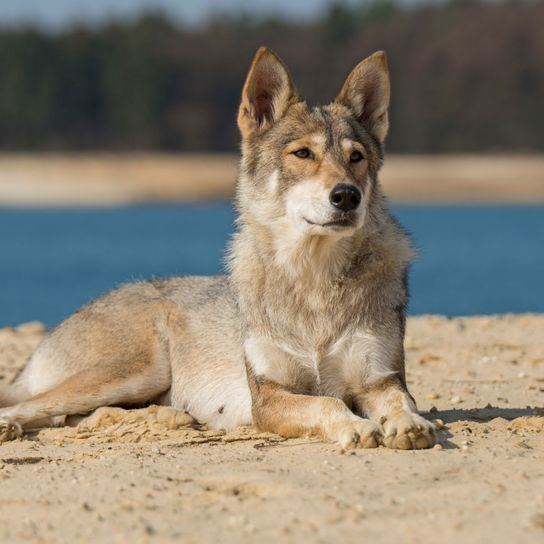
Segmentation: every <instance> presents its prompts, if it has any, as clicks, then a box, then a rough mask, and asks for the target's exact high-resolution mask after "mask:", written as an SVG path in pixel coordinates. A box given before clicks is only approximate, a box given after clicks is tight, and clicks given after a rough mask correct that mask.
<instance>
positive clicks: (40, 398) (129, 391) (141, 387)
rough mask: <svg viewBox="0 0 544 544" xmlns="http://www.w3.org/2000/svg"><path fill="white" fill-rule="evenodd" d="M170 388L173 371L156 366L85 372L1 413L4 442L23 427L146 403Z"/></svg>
mask: <svg viewBox="0 0 544 544" xmlns="http://www.w3.org/2000/svg"><path fill="white" fill-rule="evenodd" d="M168 387H170V375H169V372H160V371H157V368H156V366H154V365H152V364H145V363H144V364H141V365H139V364H136V363H131V364H126V363H124V364H120V365H109V366H108V367H107V368H104V367H102V366H100V367H93V368H90V369H87V370H82V371H80V372H78V373H77V374H74V375H73V376H71V377H69V378H68V379H66V380H64V382H62V383H60V384H59V385H57V386H55V387H53V388H52V389H50V390H49V391H45V392H44V393H40V394H38V395H35V396H34V397H32V398H30V399H28V400H26V401H24V402H21V403H19V404H16V405H14V406H11V407H9V408H3V409H1V410H0V442H3V441H6V440H10V439H12V438H15V437H16V436H19V435H20V434H21V432H22V427H24V426H31V425H32V424H33V423H35V422H37V421H39V420H43V419H45V418H51V417H55V416H64V415H72V414H87V413H89V412H91V411H92V410H94V409H95V408H98V407H100V406H107V405H111V404H123V403H126V404H135V403H142V402H146V401H148V400H151V399H153V398H155V397H157V396H158V395H159V394H161V393H163V392H164V391H165V390H166V389H168Z"/></svg>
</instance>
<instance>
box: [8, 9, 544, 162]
mask: <svg viewBox="0 0 544 544" xmlns="http://www.w3.org/2000/svg"><path fill="white" fill-rule="evenodd" d="M543 28H544V1H541V0H533V1H523V0H521V1H515V0H511V1H502V2H489V1H484V0H452V1H450V2H449V3H446V4H441V5H433V6H430V5H423V6H419V7H412V8H406V7H402V6H399V5H397V4H396V3H395V2H394V1H393V0H378V1H376V2H374V3H368V2H365V3H364V4H361V5H355V6H351V7H346V6H343V5H339V4H337V5H334V4H333V5H332V6H331V8H330V9H329V11H328V12H327V13H326V14H325V15H323V16H322V17H321V18H320V19H319V20H315V21H312V22H300V23H297V22H293V21H291V22H287V21H284V20H281V19H273V18H267V19H259V18H252V17H247V16H240V17H232V18H223V19H221V20H218V19H217V20H210V21H209V22H208V23H207V24H206V25H205V26H202V27H197V28H189V27H183V26H179V25H175V24H173V23H172V22H171V21H169V20H168V19H167V18H166V17H164V16H163V15H161V14H149V15H146V16H143V17H141V18H140V19H139V20H137V21H133V22H127V23H123V24H121V23H111V24H109V25H107V26H103V27H100V28H85V27H78V28H72V29H70V30H69V31H65V32H63V33H57V34H51V33H47V32H45V31H39V30H37V29H35V28H29V27H25V28H16V29H3V30H0V149H2V150H23V149H25V150H85V149H89V150H94V149H111V150H133V149H156V150H182V151H198V150H212V151H226V150H234V149H236V146H237V143H238V134H237V130H236V127H235V117H236V110H237V106H238V101H239V97H240V90H241V87H242V84H243V81H244V77H245V74H246V71H247V68H248V65H249V62H250V61H251V58H252V56H253V54H254V52H255V50H256V49H257V47H258V46H260V45H262V44H266V45H268V46H270V47H271V48H273V49H274V50H275V51H277V52H278V53H279V55H280V56H281V57H282V58H283V59H284V60H285V62H286V63H287V64H288V66H289V68H290V70H291V72H292V74H293V77H294V80H295V82H296V84H297V86H298V88H299V91H300V92H301V94H302V95H303V96H305V97H306V98H307V99H308V101H309V102H310V103H319V102H325V101H330V100H331V99H332V98H333V97H334V96H335V94H336V93H337V92H338V90H339V88H340V86H341V83H342V82H343V80H344V78H345V77H346V75H347V74H348V73H349V71H350V69H351V68H352V67H353V66H354V65H355V64H356V63H357V62H358V61H359V60H361V59H362V58H363V57H365V56H366V55H368V54H370V53H372V52H373V51H375V50H377V49H384V50H385V51H386V52H387V54H388V59H389V66H390V71H391V76H392V103H391V131H390V136H389V138H388V148H389V149H390V150H392V151H397V152H407V153H412V152H414V153H415V152H431V153H438V152H473V151H504V150H507V151H535V150H543V149H544V107H543V102H544V32H543V30H542V29H543Z"/></svg>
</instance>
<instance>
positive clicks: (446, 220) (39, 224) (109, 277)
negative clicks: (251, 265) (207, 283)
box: [0, 202, 544, 326]
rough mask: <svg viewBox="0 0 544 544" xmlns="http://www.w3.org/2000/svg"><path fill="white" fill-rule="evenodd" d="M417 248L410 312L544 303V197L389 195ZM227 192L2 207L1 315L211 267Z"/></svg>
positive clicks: (77, 301)
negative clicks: (494, 199)
mask: <svg viewBox="0 0 544 544" xmlns="http://www.w3.org/2000/svg"><path fill="white" fill-rule="evenodd" d="M393 211H394V213H395V215H396V216H397V217H398V218H399V219H400V221H401V223H402V224H403V225H404V226H405V227H406V228H407V229H408V230H409V231H410V232H411V233H412V235H413V237H414V240H415V243H416V246H417V247H418V248H419V257H418V259H417V261H416V262H415V264H414V265H413V267H412V271H411V275H410V290H411V302H410V306H409V311H410V313H411V314H420V313H440V314H446V315H449V316H454V315H471V314H491V313H503V312H544V289H543V281H544V206H413V205H397V206H393ZM233 218H234V214H233V211H232V208H231V206H230V204H229V203H225V202H218V203H205V204H194V205H191V204H185V205H164V206H159V205H153V206H151V205H149V206H148V205H146V206H139V207H126V208H114V209H92V210H7V209H5V210H2V209H0V259H1V260H0V326H5V325H16V324H18V323H22V322H25V321H30V320H35V319H37V320H40V321H44V322H45V323H46V324H48V325H50V326H52V325H55V324H56V323H58V322H59V321H61V320H62V319H63V318H65V317H66V316H68V315H69V314H70V313H72V312H73V311H74V310H76V309H77V308H79V307H80V306H81V305H82V304H84V303H86V302H88V301H90V300H91V299H93V298H94V297H96V296H97V295H99V294H101V293H103V292H104V291H107V290H109V289H111V288H113V287H115V286H117V285H119V284H121V283H124V282H128V281H134V280H140V279H146V278H153V277H162V276H170V275H178V274H217V273H220V272H221V271H222V269H223V258H224V247H225V244H226V242H227V240H228V238H229V235H230V233H231V232H232V230H233Z"/></svg>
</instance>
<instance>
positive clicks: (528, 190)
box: [0, 152, 544, 208]
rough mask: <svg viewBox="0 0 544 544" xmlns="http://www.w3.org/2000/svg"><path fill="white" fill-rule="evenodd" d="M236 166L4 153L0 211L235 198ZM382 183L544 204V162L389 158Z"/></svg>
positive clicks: (221, 160)
mask: <svg viewBox="0 0 544 544" xmlns="http://www.w3.org/2000/svg"><path fill="white" fill-rule="evenodd" d="M238 162H239V155H238V154H232V153H202V154H172V153H170V154H168V153H140V152H133V153H117V154H116V153H102V152H96V153H0V207H6V208H9V207H30V208H32V207H56V206H58V207H72V206H119V205H130V204H142V203H161V202H170V203H171V202H185V201H199V200H209V199H212V200H213V199H226V198H232V196H233V194H234V188H235V182H236V176H237V171H238ZM76 180H77V181H76ZM380 180H381V182H382V186H383V188H384V192H385V194H386V195H387V196H388V197H389V198H390V199H391V200H392V201H394V202H395V203H413V204H442V203H444V204H446V203H451V204H454V203H455V204H462V203H478V204H486V203H489V204H507V203H509V204H544V155H510V156H508V155H437V156H434V155H394V154H390V155H386V159H385V163H384V167H383V169H382V171H381V173H380Z"/></svg>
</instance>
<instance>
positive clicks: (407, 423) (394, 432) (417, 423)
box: [382, 410, 436, 450]
mask: <svg viewBox="0 0 544 544" xmlns="http://www.w3.org/2000/svg"><path fill="white" fill-rule="evenodd" d="M382 424H383V429H384V438H383V443H384V444H385V445H386V446H387V447H388V448H393V449H397V450H421V449H425V448H430V447H432V446H434V444H435V443H436V433H435V429H434V425H433V424H432V423H431V422H430V421H427V420H426V419H425V418H423V417H421V416H420V415H419V414H415V413H412V412H406V411H404V410H403V411H399V412H396V413H394V414H391V415H390V416H387V417H386V418H385V419H384V420H383V421H382Z"/></svg>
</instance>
